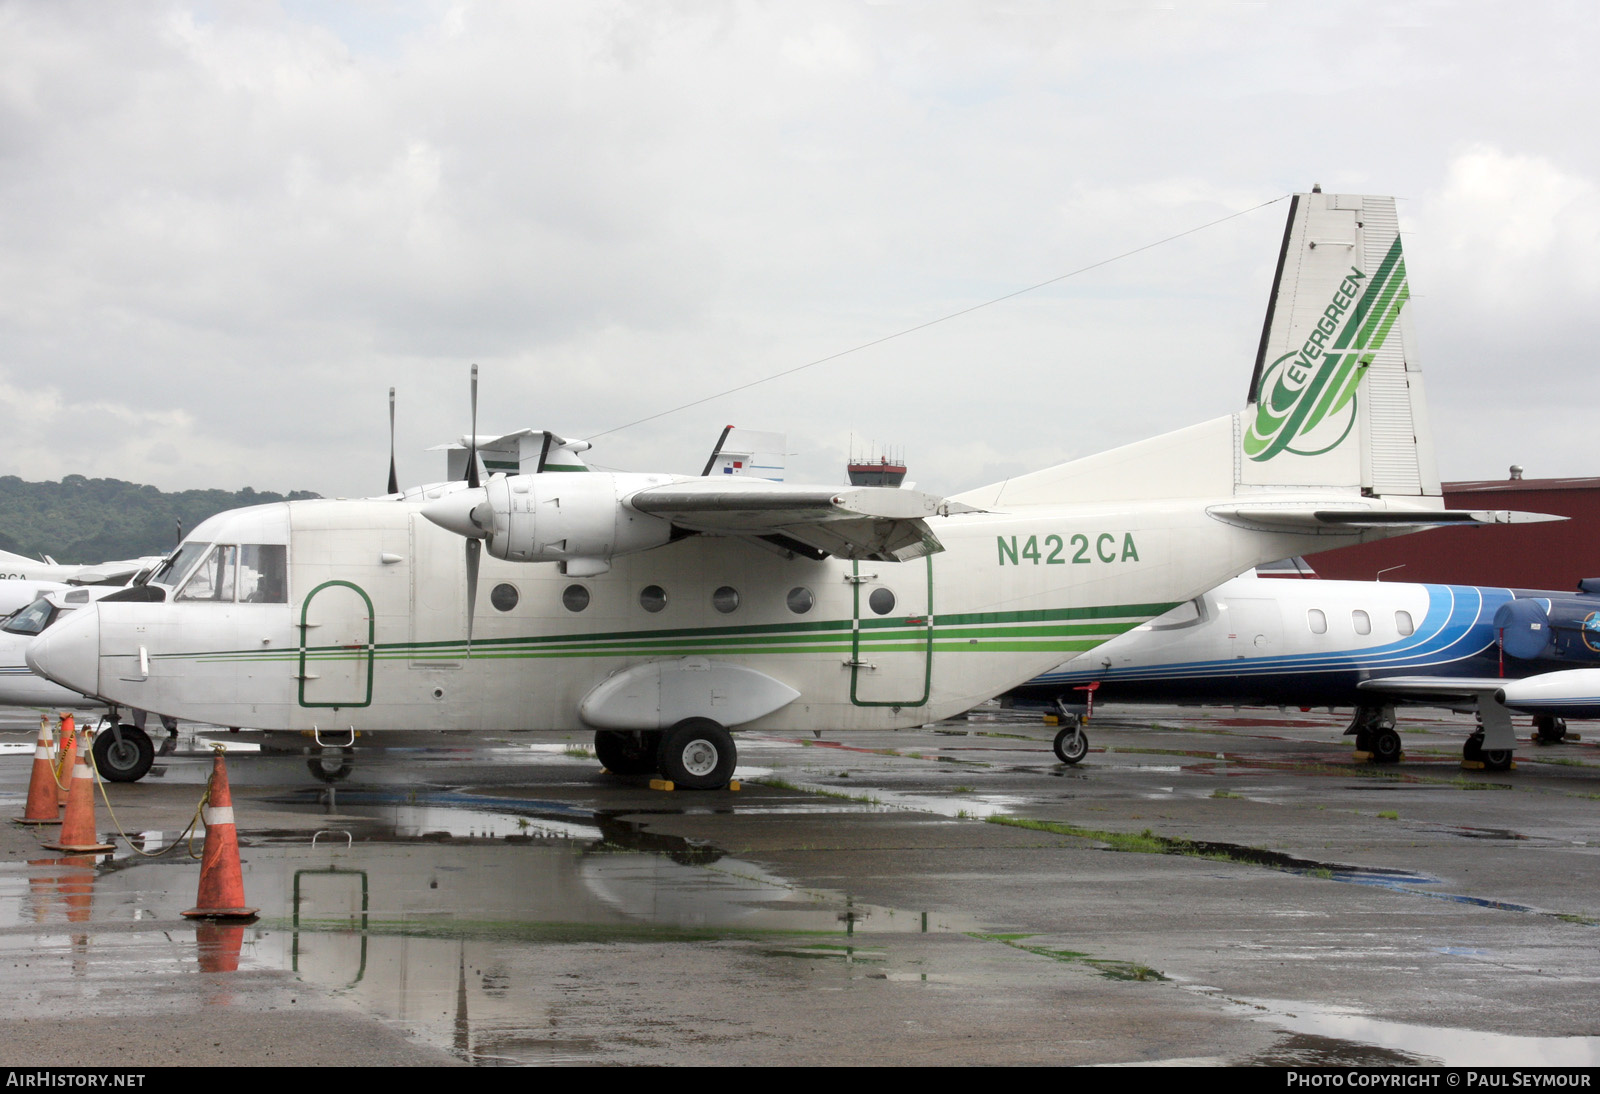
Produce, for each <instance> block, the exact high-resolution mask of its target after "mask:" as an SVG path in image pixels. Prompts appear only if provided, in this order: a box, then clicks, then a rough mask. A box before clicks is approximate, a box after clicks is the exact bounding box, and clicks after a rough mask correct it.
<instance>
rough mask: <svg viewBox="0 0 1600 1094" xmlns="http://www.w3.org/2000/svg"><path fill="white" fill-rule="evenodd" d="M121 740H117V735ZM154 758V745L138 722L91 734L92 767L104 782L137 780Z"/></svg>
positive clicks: (153, 761) (148, 768)
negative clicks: (92, 749) (92, 741)
mask: <svg viewBox="0 0 1600 1094" xmlns="http://www.w3.org/2000/svg"><path fill="white" fill-rule="evenodd" d="M119 735H120V736H121V738H122V740H120V741H119V740H117V737H118V736H119ZM155 760H156V746H155V745H154V744H152V743H151V741H150V737H149V735H148V734H146V733H145V731H144V730H142V729H140V728H139V727H138V726H132V725H122V726H118V727H117V728H116V730H115V731H114V732H113V731H112V730H109V729H108V730H103V731H102V732H100V733H97V734H95V737H94V767H95V770H96V771H98V772H100V777H101V778H102V779H105V780H106V781H107V782H114V783H131V782H138V781H139V780H140V779H142V778H144V777H145V773H146V772H148V771H149V770H150V765H151V764H153V763H155Z"/></svg>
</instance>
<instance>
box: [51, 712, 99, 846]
mask: <svg viewBox="0 0 1600 1094" xmlns="http://www.w3.org/2000/svg"><path fill="white" fill-rule="evenodd" d="M68 717H70V715H69V716H68ZM71 782H72V796H71V797H69V798H68V799H67V811H66V813H65V814H63V815H62V817H61V836H60V838H59V839H58V840H57V841H56V842H55V843H47V844H45V846H46V847H48V848H50V849H51V850H53V851H111V850H115V848H114V847H113V846H112V845H111V844H109V843H101V842H100V834H99V833H98V832H96V831H95V826H94V774H93V773H92V772H91V771H90V770H89V754H88V752H87V751H86V746H80V747H79V748H78V750H77V759H76V760H75V761H74V762H73V765H72V780H71Z"/></svg>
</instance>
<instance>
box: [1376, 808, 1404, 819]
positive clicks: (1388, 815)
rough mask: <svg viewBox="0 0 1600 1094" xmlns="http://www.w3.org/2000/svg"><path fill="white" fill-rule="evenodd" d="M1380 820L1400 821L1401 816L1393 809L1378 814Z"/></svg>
mask: <svg viewBox="0 0 1600 1094" xmlns="http://www.w3.org/2000/svg"><path fill="white" fill-rule="evenodd" d="M1378 819H1379V820H1399V819H1400V814H1399V813H1396V812H1395V811H1394V810H1393V809H1385V810H1383V811H1382V812H1381V813H1379V814H1378Z"/></svg>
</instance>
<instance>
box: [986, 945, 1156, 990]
mask: <svg viewBox="0 0 1600 1094" xmlns="http://www.w3.org/2000/svg"><path fill="white" fill-rule="evenodd" d="M972 937H973V938H977V939H981V940H982V941H984V942H999V943H1000V944H1002V945H1005V946H1010V947H1011V948H1012V949H1015V950H1021V951H1022V952H1023V953H1031V954H1034V955H1036V956H1038V957H1048V958H1049V959H1050V960H1052V961H1060V962H1063V963H1065V964H1069V965H1086V966H1088V967H1089V968H1091V969H1094V970H1095V971H1096V972H1098V973H1099V974H1100V975H1101V976H1103V977H1105V978H1106V979H1107V980H1138V981H1150V980H1165V979H1167V977H1165V976H1163V975H1162V974H1161V973H1160V972H1159V971H1157V970H1156V969H1153V968H1151V967H1150V966H1149V965H1141V964H1139V963H1138V962H1137V961H1115V960H1112V959H1109V958H1104V957H1090V956H1089V955H1088V954H1087V953H1084V952H1083V951H1082V950H1053V949H1051V948H1049V947H1048V946H1029V945H1026V944H1025V943H1026V942H1027V940H1028V939H1030V938H1032V937H1033V936H1032V935H1029V934H973V935H972Z"/></svg>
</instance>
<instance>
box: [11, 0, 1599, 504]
mask: <svg viewBox="0 0 1600 1094" xmlns="http://www.w3.org/2000/svg"><path fill="white" fill-rule="evenodd" d="M1597 28H1600V15H1597V14H1596V12H1595V9H1594V8H1593V7H1592V6H1590V5H1585V4H1577V3H1574V4H1519V5H1516V6H1514V7H1513V6H1508V5H1501V4H1494V5H1489V4H1485V5H1472V4H1458V3H1452V4H1431V3H1415V4H1413V3H1393V4H1356V3H1340V4H1309V3H1271V4H1240V3H1233V4H1215V5H1206V4H1198V3H1188V2H1184V3H1179V4H1154V3H1137V2H1134V3H1123V2H1103V3H1065V2H1055V3H1037V4H1035V3H1010V4H1006V3H994V2H982V3H977V2H975V3H946V4H941V3H931V2H927V0H917V2H914V3H831V2H826V0H808V2H806V3H803V4H802V3H766V4H757V3H711V2H702V3H683V4H671V3H662V2H652V3H637V4H635V3H618V2H600V0H584V2H578V3H574V2H571V0H566V2H561V3H501V2H492V3H446V2H439V3H433V2H426V0H417V2H410V3H407V2H396V3H377V2H352V3H347V4H331V3H330V4H319V3H304V2H271V0H257V2H239V3H156V2H150V3H138V2H129V3H114V4H108V3H104V2H103V0H93V2H72V0H48V2H47V0H21V2H18V0H0V424H3V429H4V435H5V438H6V444H5V446H4V449H3V451H0V474H16V475H21V476H23V477H24V478H28V479H42V478H59V477H60V476H61V475H63V474H69V473H74V472H76V473H80V474H85V475H90V476H108V477H114V478H121V479H129V480H133V481H136V482H146V483H153V484H155V485H157V486H159V487H162V488H163V489H180V488H188V487H225V488H229V489H235V488H238V487H242V486H246V485H250V486H254V487H256V488H258V489H268V490H290V489H308V490H315V491H318V492H320V493H324V494H328V495H363V494H370V493H376V492H379V491H381V489H382V486H383V482H384V478H385V475H386V464H387V447H388V441H387V428H388V422H387V414H388V404H387V393H388V388H389V387H390V386H394V387H396V388H398V389H399V399H400V425H399V444H398V447H399V466H400V476H401V479H402V481H403V482H407V483H416V482H422V481H429V480H433V479H437V478H440V477H442V474H443V471H442V461H440V459H439V457H438V456H437V455H435V454H425V453H423V452H422V451H421V450H422V449H423V448H425V447H426V446H428V445H430V444H435V443H438V442H441V441H444V440H448V439H452V438H453V437H455V436H458V435H460V434H461V433H463V432H465V431H466V428H467V413H468V408H467V375H468V366H469V365H470V363H472V362H477V363H479V364H480V365H481V366H482V372H483V404H482V409H481V412H480V430H481V431H482V432H485V433H487V432H504V431H509V430H512V429H516V428H520V427H523V426H534V427H538V428H550V429H553V430H555V431H557V432H560V433H564V434H566V435H568V436H572V437H594V436H595V435H597V434H600V433H602V432H603V431H607V430H611V429H613V428H615V427H617V426H620V425H623V424H625V423H629V422H632V421H634V420H635V419H638V418H642V417H645V416H646V415H650V414H654V413H656V412H658V411H661V410H664V409H666V408H669V407H672V406H676V405H678V404H680V403H683V402H686V401H689V400H691V399H695V398H698V397H701V396H704V395H709V394H713V393H715V392H718V391H721V390H723V389H726V388H729V387H732V386H734V385H736V384H739V383H743V382H746V381H748V380H751V379H755V378H758V377H761V376H765V375H768V374H770V373H775V372H779V371H781V370H784V369H789V368H793V367H794V366H797V365H801V364H804V363H806V362H808V361H812V360H815V359H818V358H821V357H825V356H827V355H830V354H834V353H837V352H839V351H841V350H847V349H849V348H851V347H853V346H857V345H860V344H862V343H865V342H869V341H871V340H874V339H877V338H880V337H882V336H884V335H887V334H892V333H894V332H896V331H899V330H902V329H905V328H908V327H911V326H914V325H916V324H919V323H922V322H925V321H927V320H929V319H934V318H937V317H939V316H942V315H945V314H948V313H951V312H954V311H957V310H959V309H962V308H966V307H970V306H971V305H973V304H977V303H980V302H982V301H985V300H988V299H991V298H993V297H996V296H999V295H1001V294H1004V293H1007V292H1010V291H1012V290H1014V289H1017V288H1020V287H1023V286H1026V285H1029V284H1033V283H1036V282H1040V281H1043V280H1045V279H1047V278H1051V277H1055V276H1057V275H1060V274H1064V273H1067V272H1069V271H1071V270H1075V269H1078V268H1080V267H1083V266H1087V265H1089V264H1091V263H1096V262H1099V261H1101V260H1104V259H1107V258H1111V257H1113V256H1115V255H1119V254H1122V253H1124V252H1127V251H1129V250H1132V249H1134V248H1137V247H1141V246H1144V245H1145V244H1149V243H1152V242H1154V241H1156V240H1160V239H1163V238H1165V237H1168V236H1171V235H1173V234H1175V233H1179V232H1184V231H1186V230H1188V229H1192V228H1195V227H1197V226H1199V225H1203V224H1206V223H1208V222H1211V221H1215V220H1217V219H1218V218H1221V217H1225V216H1227V215H1228V214H1231V213H1236V212H1240V211H1242V210H1248V209H1252V208H1253V207H1256V206H1259V205H1261V204H1262V203H1263V202H1269V201H1271V200H1272V199H1274V198H1278V197H1280V196H1281V195H1285V194H1288V193H1290V192H1291V191H1295V190H1304V189H1308V188H1309V187H1310V185H1311V184H1312V183H1314V182H1320V183H1321V184H1322V186H1323V188H1324V189H1327V190H1344V191H1352V192H1367V193H1380V194H1394V195H1396V196H1397V197H1399V198H1400V199H1401V200H1400V206H1399V208H1400V218H1401V227H1402V230H1403V231H1404V232H1405V233H1406V235H1405V246H1406V249H1407V257H1408V263H1409V269H1410V275H1411V286H1412V291H1413V299H1412V303H1411V305H1410V307H1411V309H1412V312H1413V321H1414V325H1415V328H1416V331H1417V333H1418V336H1419V341H1420V346H1421V354H1422V362H1423V366H1424V369H1425V371H1426V375H1427V380H1428V391H1429V399H1430V407H1431V412H1432V417H1433V422H1434V426H1435V431H1436V435H1437V440H1438V448H1439V464H1440V470H1441V473H1442V474H1443V476H1444V477H1445V478H1446V479H1462V478H1478V477H1484V478H1492V477H1500V476H1503V475H1504V474H1505V470H1506V467H1507V465H1508V464H1510V463H1512V462H1518V463H1522V464H1525V465H1526V466H1527V470H1528V475H1529V476H1530V477H1545V476H1556V475H1584V474H1600V464H1597V462H1596V459H1595V457H1594V455H1593V453H1594V448H1593V445H1592V443H1591V440H1590V438H1591V434H1590V432H1589V430H1590V428H1591V422H1592V419H1593V417H1594V411H1595V404H1596V402H1597V398H1596V397H1597V395H1600V382H1597V380H1596V362H1595V361H1594V359H1593V353H1594V347H1595V346H1596V345H1597V344H1600V337H1597V335H1600V330H1597V327H1600V308H1597V307H1596V302H1597V290H1600V207H1597V205H1596V188H1597V180H1600V141H1596V140H1595V138H1594V130H1595V124H1596V123H1595V119H1596V118H1597V117H1600V91H1597V89H1596V88H1597V82H1596V80H1595V78H1594V76H1593V66H1594V59H1595V57H1596V56H1600V29H1597ZM1287 211H1288V203H1287V202H1285V201H1279V202H1277V203H1275V204H1270V205H1267V206H1266V207H1264V208H1257V209H1255V210H1254V211H1253V212H1248V213H1245V214H1244V215H1241V216H1238V217H1236V218H1234V219H1232V220H1228V221H1227V222H1225V223H1222V224H1218V225H1215V226H1213V227H1210V228H1206V229H1205V230H1203V231H1199V232H1196V233H1194V234H1192V235H1188V236H1185V237H1184V238H1182V239H1179V240H1177V241H1174V242H1170V243H1165V244H1163V245H1161V246H1157V247H1154V248H1151V249H1149V250H1145V251H1142V252H1140V253H1139V254H1137V255H1134V256H1133V257H1130V258H1126V259H1123V260H1120V261H1117V262H1114V263H1111V264H1109V265H1106V266H1103V267H1101V268H1098V269H1095V270H1093V271H1090V272H1088V273H1084V274H1082V275H1079V276H1076V277H1072V278H1069V279H1067V280H1065V281H1062V282H1059V283H1057V284H1055V285H1053V286H1051V287H1050V288H1047V289H1044V290H1041V291H1038V292H1035V293H1031V294H1028V295H1025V296H1022V297H1019V298H1017V299H1013V300H1010V301H1007V302H1004V303H1001V304H997V305H995V306H993V307H989V308H985V309H983V310H981V311H979V312H977V313H975V314H972V315H968V316H964V317H961V318H957V319H953V320H950V321H949V322H945V323H941V324H938V325H937V326H934V327H932V328H931V329H927V330H923V331H919V332H917V333H913V334H909V335H907V336H905V337H902V338H898V339H895V340H893V341H890V342H888V343H885V344H882V345H878V346H875V347H872V348H869V349H865V350H862V351H860V352H857V353H852V354H849V355H847V356H844V357H842V358H839V359H837V360H834V361H831V362H828V363H825V364H820V365H817V366H816V367H813V368H809V369H806V370H804V371H801V372H799V373H796V374H794V375H792V376H789V377H786V378H784V379H780V380H776V381H774V382H772V383H768V384H764V385H761V386H759V387H756V388H754V389H752V390H750V391H747V392H743V393H741V394H738V395H734V396H730V397H728V398H724V399H720V400H717V401H715V402H711V403H708V404H706V405H703V406H698V407H695V408H693V409H689V410H685V411H682V412H679V413H676V414H673V415H670V416H668V417H665V418H661V419H658V420H656V421H652V422H649V423H646V424H643V425H638V426H634V427H632V428H629V429H625V430H622V431H620V432H616V433H610V434H608V435H606V436H603V437H598V438H597V440H596V445H595V449H594V451H593V453H591V457H592V459H593V462H595V463H597V464H599V465H603V466H606V467H614V468H622V469H628V470H649V471H679V472H689V473H698V471H699V470H700V466H701V464H702V463H703V462H704V460H705V455H706V453H707V451H708V450H709V447H710V445H711V444H712V442H713V441H714V440H715V438H716V436H717V434H718V432H719V431H720V429H721V428H722V426H723V425H725V424H727V423H730V422H732V423H737V424H740V425H746V426H750V427H753V428H760V429H771V430H782V431H786V432H787V433H788V435H789V449H790V451H791V452H793V453H794V455H793V456H791V458H790V467H791V476H790V478H791V481H798V480H801V479H809V480H812V481H816V480H821V481H838V480H839V479H840V478H841V477H842V465H843V463H844V462H845V459H846V456H847V455H848V452H849V449H850V446H851V443H852V438H854V443H855V446H856V449H857V451H858V452H860V451H863V450H865V449H866V448H868V446H869V445H872V444H875V445H877V446H879V447H882V446H885V445H892V446H894V447H895V448H896V449H898V450H901V451H903V452H904V453H905V456H906V458H907V460H908V462H909V463H910V465H911V469H912V477H913V478H914V479H916V480H917V481H918V483H919V484H920V485H921V486H923V487H924V488H927V489H931V490H937V491H955V490H959V489H962V488H966V487H970V486H974V485H978V484H980V483H982V482H986V481H990V480H993V479H996V478H999V477H1002V476H1004V475H1007V474H1012V473H1016V472H1019V471H1024V470H1028V469H1032V468H1035V467H1041V466H1045V465H1048V464H1051V463H1055V462H1059V461H1060V460H1063V459H1067V458H1071V457H1074V456H1079V455H1085V454H1088V453H1091V452H1094V451H1098V450H1100V449H1102V448H1105V447H1109V446H1111V445H1114V444H1119V443H1124V442H1127V441H1132V440H1137V439H1139V438H1141V437H1144V436H1150V435H1153V434H1156V433H1159V432H1163V431H1165V430H1168V429H1172V428H1176V427H1179V426H1182V425H1186V424H1189V423H1191V422H1196V421H1200V420H1202V419H1205V418H1210V417H1213V416H1216V415H1218V414H1223V413H1227V412H1229V411H1231V410H1234V409H1236V408H1237V407H1238V406H1240V405H1241V404H1242V402H1243V399H1244V395H1245V388H1246V385H1247V382H1248V379H1249V374H1250V369H1251V365H1252V364H1253V359H1254V353H1255V348H1256V342H1257V339H1258V337H1259V334H1260V326H1261V319H1262V314H1263V311H1264V308H1265V304H1266V296H1267V291H1268V289H1269V287H1270V283H1271V276H1272V269H1273V265H1274V262H1275V261H1276V258H1277V247H1278V242H1279V239H1280V238H1281V235H1282V231H1283V220H1284V217H1285V215H1286V214H1287Z"/></svg>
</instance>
